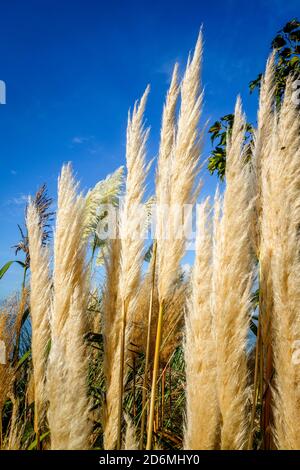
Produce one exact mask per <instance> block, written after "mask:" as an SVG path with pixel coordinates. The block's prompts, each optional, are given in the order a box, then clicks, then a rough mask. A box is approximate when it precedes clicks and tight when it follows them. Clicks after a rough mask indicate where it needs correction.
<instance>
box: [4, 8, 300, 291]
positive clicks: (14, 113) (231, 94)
mask: <svg viewBox="0 0 300 470" xmlns="http://www.w3.org/2000/svg"><path fill="white" fill-rule="evenodd" d="M298 13H299V0H289V1H286V0H285V1H283V0H260V1H259V0H253V1H251V2H249V1H243V0H214V1H200V0H194V1H193V0H184V1H176V0H173V1H167V0H165V1H163V0H161V1H156V0H152V1H142V0H140V1H133V0H132V1H131V0H128V1H121V0H118V1H116V0H111V1H110V2H104V1H101V0H98V1H96V0H84V1H83V0H73V1H72V2H71V1H64V2H62V1H58V0H51V1H50V0H42V1H41V0H11V1H9V2H1V5H0V14H1V27H0V79H1V80H4V81H5V82H6V86H7V104H6V105H0V159H1V166H0V226H1V230H0V267H1V266H2V265H3V264H4V263H5V262H6V261H8V260H10V259H13V258H14V252H13V250H12V249H11V246H12V245H13V244H15V243H16V242H17V241H18V239H19V234H18V230H17V223H22V220H23V211H24V204H25V201H26V197H27V195H28V194H33V193H34V192H35V191H36V190H37V189H38V187H39V186H40V185H41V184H42V183H44V182H45V183H47V185H48V188H49V194H50V195H51V196H53V197H55V192H56V182H57V175H58V173H59V170H60V168H61V165H62V163H63V162H66V161H72V162H73V166H74V169H75V172H76V173H77V175H78V177H79V178H80V181H81V185H82V188H83V189H87V188H89V187H90V186H92V185H94V184H95V183H96V182H97V181H98V180H100V179H102V178H103V177H105V175H106V174H107V173H110V172H112V171H113V170H114V169H116V168H117V167H118V166H120V165H121V164H123V163H124V153H125V130H126V120H127V111H128V109H129V107H130V106H132V104H133V102H134V101H135V99H137V98H139V97H140V96H141V94H142V92H143V91H144V89H145V87H146V85H147V84H148V83H150V84H151V94H150V97H149V101H148V106H147V111H146V118H147V123H148V124H149V125H151V136H150V141H149V146H148V150H149V153H148V156H149V159H150V158H153V157H154V156H155V155H156V153H157V144H158V135H159V127H160V119H161V110H162V105H163V100H164V96H165V94H166V91H167V87H168V83H169V79H170V74H171V70H172V67H173V65H174V63H175V61H179V63H180V65H181V71H182V70H183V68H184V65H185V63H186V58H187V55H188V52H189V51H190V50H191V49H192V48H193V46H194V44H195V40H196V38H197V34H198V31H199V28H200V25H201V24H203V26H204V39H205V51H204V64H203V84H204V86H205V90H206V92H205V109H204V120H206V119H210V121H211V122H213V121H214V120H216V119H217V118H218V117H220V116H221V115H223V114H227V113H229V112H232V109H233V106H234V102H235V98H236V95H237V94H238V93H241V95H242V99H243V102H244V107H245V110H246V112H247V115H248V119H249V120H250V121H255V109H256V104H257V96H256V95H253V96H252V95H249V92H248V83H249V81H250V80H251V79H253V78H255V77H256V75H257V74H258V73H259V72H261V71H262V70H263V68H264V64H265V60H266V58H267V55H268V53H269V45H270V41H271V39H272V38H273V37H274V35H275V34H276V32H277V30H278V29H280V28H281V27H282V26H283V25H284V24H285V22H287V21H288V20H290V19H291V18H293V17H296V16H297V14H298ZM207 140H208V139H207ZM209 149H210V144H209V142H207V144H206V146H205V149H204V156H206V157H207V154H208V152H209ZM204 179H205V190H204V194H207V193H210V192H212V190H213V189H214V187H215V184H216V179H215V178H211V177H209V176H208V175H206V174H205V175H204ZM150 187H151V185H150ZM19 259H20V258H19ZM20 283H21V271H20V268H19V267H18V266H16V267H15V268H12V269H11V270H10V271H9V272H8V273H7V274H6V276H5V277H4V278H3V279H2V280H1V281H0V298H2V297H3V296H5V295H7V294H8V293H9V292H11V291H13V290H15V289H17V288H18V286H19V285H20Z"/></svg>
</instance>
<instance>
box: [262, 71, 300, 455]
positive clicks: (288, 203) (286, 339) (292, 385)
mask: <svg viewBox="0 0 300 470" xmlns="http://www.w3.org/2000/svg"><path fill="white" fill-rule="evenodd" d="M298 113H299V111H298V110H297V109H296V106H295V104H294V103H293V100H292V80H291V79H290V80H288V82H287V85H286V90H285V97H284V101H283V104H282V107H281V110H280V113H279V116H278V120H277V122H276V123H275V125H274V127H273V133H272V145H271V154H272V161H271V160H270V159H269V161H268V169H269V172H268V182H269V185H268V189H269V196H270V197H269V200H268V203H269V204H268V210H269V211H270V213H269V215H270V216H271V217H272V226H271V229H272V238H271V239H270V240H269V244H270V250H272V251H271V253H272V258H271V266H272V269H271V273H272V284H273V290H274V293H275V295H274V303H273V315H272V333H273V335H272V339H273V350H274V366H275V391H274V399H273V407H274V410H275V439H276V442H277V446H278V448H279V449H283V450H296V449H300V434H299V423H300V390H299V383H300V363H299V359H298V360H297V354H296V353H297V350H298V349H299V338H300V317H299V311H300V296H299V279H300V265H299V248H300V242H299V220H300V193H299V187H300V137H299V135H300V134H299V114H298Z"/></svg>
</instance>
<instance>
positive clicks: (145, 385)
mask: <svg viewBox="0 0 300 470" xmlns="http://www.w3.org/2000/svg"><path fill="white" fill-rule="evenodd" d="M156 252H157V244H156V241H155V242H154V244H153V258H152V259H153V261H152V279H151V292H150V303H149V313H148V325H147V343H146V358H145V371H144V379H143V389H142V416H141V435H140V445H139V447H140V450H142V449H143V444H144V432H145V424H146V408H147V405H146V402H147V391H148V390H147V388H148V370H149V362H150V345H151V326H152V313H153V299H154V287H155V267H156Z"/></svg>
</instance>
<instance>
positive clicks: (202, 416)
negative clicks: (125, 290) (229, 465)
mask: <svg viewBox="0 0 300 470" xmlns="http://www.w3.org/2000/svg"><path fill="white" fill-rule="evenodd" d="M207 206H208V204H207V202H206V203H203V204H201V206H200V207H199V209H198V217H197V220H198V221H199V224H198V227H197V235H196V253H195V264H194V268H193V273H192V293H191V298H190V301H189V305H188V309H187V313H186V318H185V325H186V326H185V346H184V349H185V364H186V402H187V404H186V425H185V436H184V448H185V449H191V450H193V449H194V450H196V449H201V450H209V449H214V448H215V446H216V437H217V431H218V417H219V412H218V404H217V394H216V385H217V381H216V344H215V334H214V333H215V332H214V330H213V321H212V308H211V307H212V305H211V282H212V234H211V227H210V225H209V222H208V213H207V212H208V207H207Z"/></svg>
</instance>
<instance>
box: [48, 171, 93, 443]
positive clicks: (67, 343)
mask: <svg viewBox="0 0 300 470" xmlns="http://www.w3.org/2000/svg"><path fill="white" fill-rule="evenodd" d="M84 209H85V201H84V199H83V198H82V197H81V196H78V195H77V184H76V183H75V181H74V178H73V175H72V170H71V167H70V165H67V166H64V167H63V169H62V172H61V176H60V178H59V183H58V210H57V222H56V231H55V241H54V270H53V286H54V297H53V305H52V310H51V351H50V356H49V366H48V396H49V411H48V420H49V427H50V431H51V448H52V449H58V450H59V449H68V450H79V449H87V448H88V447H89V434H90V424H89V417H88V413H89V399H88V396H87V373H88V363H87V359H88V357H87V352H86V346H85V333H86V322H87V319H86V314H87V312H86V309H87V294H88V284H87V280H88V276H87V269H86V266H85V244H84V243H83V242H82V239H83V233H84V228H85V225H84V220H85V218H84V217H85V213H84ZM62 397H63V401H62Z"/></svg>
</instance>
